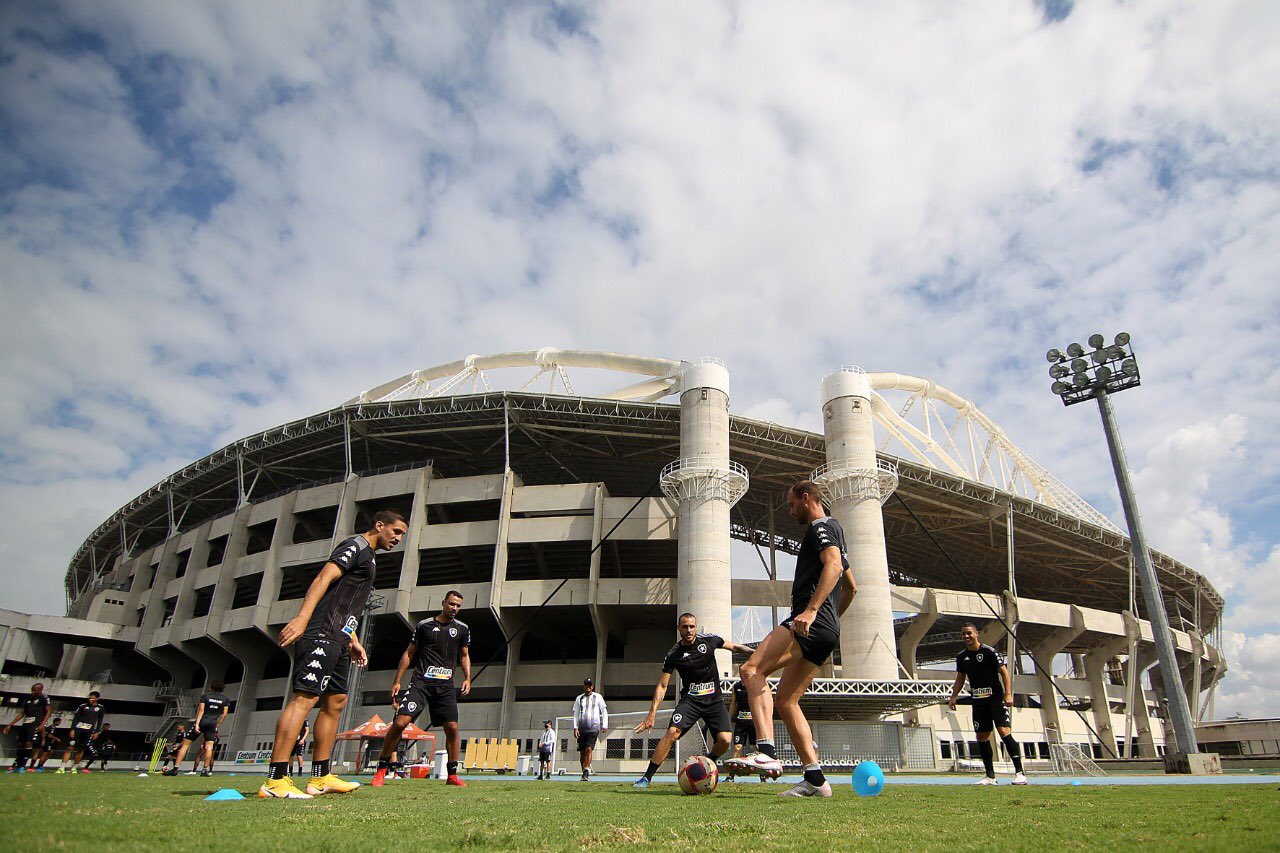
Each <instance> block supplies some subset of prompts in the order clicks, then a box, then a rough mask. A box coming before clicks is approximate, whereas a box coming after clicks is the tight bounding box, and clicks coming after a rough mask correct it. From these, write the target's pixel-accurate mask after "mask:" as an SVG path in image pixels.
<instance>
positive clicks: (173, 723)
mask: <svg viewBox="0 0 1280 853" xmlns="http://www.w3.org/2000/svg"><path fill="white" fill-rule="evenodd" d="M152 686H154V687H155V689H156V701H157V702H164V703H165V709H164V716H163V717H162V718H161V719H160V726H159V727H158V728H157V729H156V737H157V738H166V739H169V736H170V735H172V734H173V730H174V729H175V728H177V727H178V723H185V722H186V721H188V720H190V719H191V718H192V717H194V716H195V714H196V699H197V696H198V691H195V690H183V689H181V688H180V687H178V685H176V684H174V683H173V682H172V681H157V682H155V683H154V684H153V685H152Z"/></svg>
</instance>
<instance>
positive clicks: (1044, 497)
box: [867, 373, 1122, 533]
mask: <svg viewBox="0 0 1280 853" xmlns="http://www.w3.org/2000/svg"><path fill="white" fill-rule="evenodd" d="M867 378H868V380H869V381H870V382H871V387H872V389H874V391H876V392H878V391H890V390H894V391H905V392H907V393H909V394H910V395H911V396H910V397H909V398H908V399H907V402H906V404H905V405H904V406H903V407H902V408H901V409H899V410H896V411H895V410H894V408H893V407H892V406H891V405H889V403H888V402H887V401H886V400H885V399H884V397H882V396H881V395H880V394H878V393H876V394H875V397H874V399H873V400H872V401H871V409H872V413H873V414H874V415H875V418H876V421H877V422H878V423H879V424H880V425H881V426H883V427H884V429H885V432H886V436H885V439H884V441H883V442H882V444H881V450H883V449H885V447H886V446H887V445H888V444H889V442H890V441H893V440H896V441H897V442H898V443H899V444H901V445H902V446H903V447H905V448H906V450H907V452H908V453H909V454H910V455H911V456H913V457H914V458H915V459H916V460H917V461H919V462H921V463H922V464H925V465H928V466H929V467H931V468H937V469H939V470H942V471H947V472H949V473H951V474H955V475H956V476H959V477H964V478H966V479H969V480H976V481H978V482H985V483H990V484H991V485H994V486H996V487H997V488H999V489H1001V490H1003V491H1006V492H1011V493H1013V494H1018V495H1022V496H1024V497H1028V498H1031V499H1032V500H1035V501H1038V502H1039V503H1042V504H1045V505H1046V506H1050V507H1053V508H1055V509H1058V510H1062V511H1064V512H1068V513H1070V514H1071V515H1074V516H1076V517H1077V518H1080V519H1083V520H1085V521H1088V522H1090V523H1092V524H1096V525H1097V526H1099V527H1102V528H1105V529H1107V530H1112V531H1115V532H1117V533H1120V532H1122V531H1121V530H1120V529H1119V528H1118V527H1116V525H1115V524H1113V523H1112V521H1111V519H1109V518H1107V517H1106V516H1105V515H1103V514H1102V513H1101V512H1099V511H1098V510H1096V509H1094V508H1093V507H1092V506H1090V505H1089V503H1088V502H1087V501H1086V500H1085V499H1084V498H1082V497H1080V496H1079V495H1077V494H1076V493H1075V492H1073V491H1072V490H1071V489H1070V488H1068V487H1067V486H1066V485H1065V484H1063V483H1062V482H1061V481H1060V480H1059V479H1058V478H1057V477H1055V476H1053V475H1052V474H1050V473H1049V472H1048V471H1046V470H1045V469H1044V467H1043V466H1041V465H1040V464H1038V463H1037V462H1036V461H1035V460H1034V459H1032V458H1031V457H1030V456H1028V455H1027V454H1026V453H1024V452H1022V450H1021V449H1019V447H1018V446H1017V445H1016V444H1014V443H1013V442H1012V441H1011V440H1010V439H1009V437H1008V436H1007V435H1005V433H1004V430H1002V429H1001V428H1000V426H999V425H998V424H997V423H996V422H995V421H993V420H991V418H989V417H987V416H986V415H985V414H983V412H982V410H981V409H979V408H978V407H977V406H976V405H974V403H973V402H972V401H970V400H967V399H965V398H964V397H961V396H960V395H959V394H957V393H956V392H954V391H952V390H951V389H949V388H945V387H943V386H941V385H938V384H937V383H935V382H932V381H930V380H928V379H922V378H920V377H919V376H907V375H904V374H901V373H869V374H867ZM917 403H919V404H920V405H919V406H917V405H916V404H917ZM935 403H942V404H944V405H946V406H948V407H949V408H950V409H951V410H953V412H954V416H953V418H952V419H951V423H950V424H948V423H947V419H946V418H945V417H944V416H943V414H942V413H941V412H939V411H938V410H937V407H936V405H935ZM913 410H915V413H916V415H917V417H918V418H919V419H920V420H921V423H920V424H915V423H912V422H911V421H910V420H909V419H908V417H907V416H908V415H909V414H912V413H913ZM957 439H959V441H957Z"/></svg>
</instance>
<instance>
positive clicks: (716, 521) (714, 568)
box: [662, 359, 747, 676]
mask: <svg viewBox="0 0 1280 853" xmlns="http://www.w3.org/2000/svg"><path fill="white" fill-rule="evenodd" d="M662 491H663V492H664V493H665V494H666V495H667V497H669V498H671V499H672V500H674V501H677V502H678V503H679V523H678V527H677V536H678V537H679V541H678V555H679V556H678V563H679V565H678V571H677V582H676V596H675V599H676V613H684V612H686V611H688V612H689V613H693V614H695V615H696V616H697V617H698V625H699V630H701V631H704V632H707V633H712V634H719V635H720V636H722V637H724V638H725V639H726V640H728V639H732V635H733V632H732V629H733V606H732V598H731V584H732V581H731V578H730V564H729V509H730V508H731V507H732V506H733V505H734V504H735V503H737V502H738V500H740V499H741V498H742V496H743V495H744V494H746V491H747V472H746V469H745V468H743V467H742V466H741V465H738V464H737V463H735V462H730V461H729V371H728V370H726V369H725V366H724V364H723V363H722V362H720V361H718V360H716V359H702V360H701V361H700V362H698V363H696V364H690V365H688V366H687V367H685V369H684V371H683V372H682V374H681V380H680V458H679V459H678V460H676V461H675V462H672V463H671V464H670V465H668V466H667V467H666V468H664V469H663V471H662ZM672 627H673V629H674V625H673V626H672ZM716 658H717V660H718V661H719V664H720V670H721V673H720V674H721V675H722V676H727V675H729V674H730V672H729V670H730V668H731V655H730V654H729V653H728V652H720V653H719V654H717V656H716Z"/></svg>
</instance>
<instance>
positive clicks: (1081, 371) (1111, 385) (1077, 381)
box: [1045, 332, 1200, 755]
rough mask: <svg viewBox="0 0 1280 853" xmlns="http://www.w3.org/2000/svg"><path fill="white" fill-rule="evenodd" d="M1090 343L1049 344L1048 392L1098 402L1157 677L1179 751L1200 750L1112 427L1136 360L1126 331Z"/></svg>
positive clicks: (1070, 402) (1135, 376)
mask: <svg viewBox="0 0 1280 853" xmlns="http://www.w3.org/2000/svg"><path fill="white" fill-rule="evenodd" d="M1089 346H1091V347H1093V351H1092V352H1089V353H1086V352H1085V350H1084V347H1082V346H1081V345H1080V344H1078V343H1073V344H1071V345H1069V346H1068V347H1067V351H1066V353H1063V352H1062V351H1061V350H1058V349H1051V350H1049V352H1048V353H1046V354H1045V358H1046V359H1048V361H1049V362H1050V367H1049V376H1050V377H1052V379H1053V385H1052V391H1053V393H1054V394H1057V395H1058V396H1059V397H1061V398H1062V404H1063V405H1064V406H1074V405H1075V404H1076V403H1083V402H1084V401H1085V400H1090V399H1092V400H1097V401H1098V410H1099V411H1100V412H1101V413H1102V428H1103V431H1104V432H1106V434H1107V447H1108V448H1110V450H1111V464H1112V466H1113V467H1114V468H1115V472H1116V483H1117V485H1119V487H1120V503H1121V504H1122V505H1123V506H1124V517H1125V521H1126V522H1127V523H1128V525H1129V544H1130V546H1131V547H1132V549H1133V560H1134V564H1135V566H1136V567H1137V569H1138V578H1139V580H1140V581H1141V583H1142V600H1143V603H1144V604H1146V607H1147V619H1148V620H1150V622H1151V633H1152V634H1154V635H1155V636H1154V639H1155V644H1156V656H1157V658H1158V659H1159V661H1160V680H1161V681H1162V683H1163V684H1164V694H1165V696H1166V697H1167V698H1168V701H1169V715H1170V717H1171V718H1172V722H1173V732H1174V739H1175V740H1176V742H1177V747H1178V752H1179V753H1180V754H1182V755H1193V754H1195V753H1198V752H1199V751H1200V750H1199V748H1198V747H1197V746H1196V735H1195V727H1194V724H1193V723H1192V721H1191V709H1190V707H1189V706H1188V705H1187V694H1186V693H1184V692H1183V690H1182V683H1181V679H1180V678H1179V675H1178V664H1177V661H1176V660H1175V659H1174V653H1173V636H1172V634H1171V633H1170V631H1169V617H1168V616H1167V615H1166V613H1165V609H1164V595H1163V594H1162V593H1161V592H1160V584H1159V583H1158V582H1157V580H1156V573H1155V569H1154V568H1153V567H1152V565H1151V551H1150V550H1149V549H1148V548H1147V537H1146V534H1145V533H1143V530H1142V516H1141V515H1139V513H1138V501H1137V498H1136V497H1135V496H1134V493H1133V481H1132V478H1131V477H1130V474H1129V463H1128V461H1127V460H1126V459H1125V455H1124V445H1122V444H1121V443H1120V431H1119V429H1118V428H1117V427H1116V418H1115V413H1114V412H1113V411H1112V409H1111V397H1110V395H1111V394H1112V393H1115V392H1116V391H1123V390H1125V389H1126V388H1133V387H1135V386H1137V385H1140V384H1142V382H1141V376H1140V375H1139V373H1138V360H1137V358H1136V357H1135V356H1134V354H1133V347H1132V346H1131V345H1130V344H1129V335H1128V333H1127V332H1121V333H1120V334H1118V335H1116V337H1115V342H1114V343H1113V344H1112V345H1111V346H1107V345H1106V339H1105V338H1104V337H1102V335H1092V336H1090V338H1089ZM1091 362H1092V364H1091ZM1068 379H1070V381H1068Z"/></svg>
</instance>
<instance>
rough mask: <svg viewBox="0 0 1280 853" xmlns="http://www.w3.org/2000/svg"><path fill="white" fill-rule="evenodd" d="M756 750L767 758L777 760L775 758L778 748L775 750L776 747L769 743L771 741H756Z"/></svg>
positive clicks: (771, 742)
mask: <svg viewBox="0 0 1280 853" xmlns="http://www.w3.org/2000/svg"><path fill="white" fill-rule="evenodd" d="M756 749H758V750H760V751H761V752H763V753H764V754H765V755H767V756H769V757H770V758H777V757H778V748H777V747H776V746H774V745H773V741H771V740H758V741H756Z"/></svg>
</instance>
